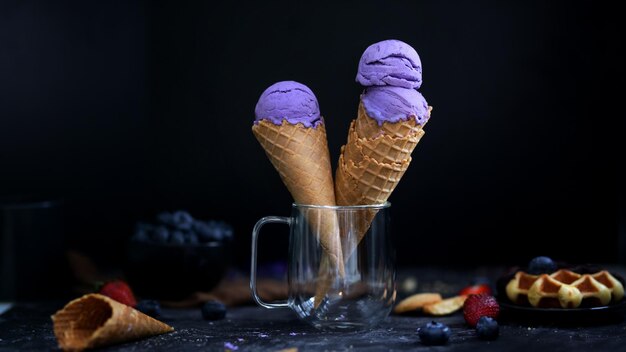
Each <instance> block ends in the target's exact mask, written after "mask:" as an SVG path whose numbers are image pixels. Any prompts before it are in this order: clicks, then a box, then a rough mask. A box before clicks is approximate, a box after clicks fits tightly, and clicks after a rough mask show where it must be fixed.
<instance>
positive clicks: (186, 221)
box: [172, 210, 193, 230]
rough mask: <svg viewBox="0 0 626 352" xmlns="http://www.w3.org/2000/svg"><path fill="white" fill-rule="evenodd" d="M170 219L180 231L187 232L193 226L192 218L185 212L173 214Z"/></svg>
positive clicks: (180, 211)
mask: <svg viewBox="0 0 626 352" xmlns="http://www.w3.org/2000/svg"><path fill="white" fill-rule="evenodd" d="M172 217H173V218H174V224H175V226H176V227H177V228H179V229H181V230H189V229H191V226H192V225H193V217H191V215H190V214H189V213H188V212H186V211H182V210H179V211H177V212H175V213H174V214H173V215H172Z"/></svg>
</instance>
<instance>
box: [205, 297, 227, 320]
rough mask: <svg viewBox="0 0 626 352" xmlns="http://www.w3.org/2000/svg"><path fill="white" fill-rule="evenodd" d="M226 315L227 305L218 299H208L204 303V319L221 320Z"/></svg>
mask: <svg viewBox="0 0 626 352" xmlns="http://www.w3.org/2000/svg"><path fill="white" fill-rule="evenodd" d="M225 316H226V306H225V305H224V304H222V303H221V302H218V301H208V302H206V303H205V304H204V305H202V317H203V318H204V320H220V319H224V317H225Z"/></svg>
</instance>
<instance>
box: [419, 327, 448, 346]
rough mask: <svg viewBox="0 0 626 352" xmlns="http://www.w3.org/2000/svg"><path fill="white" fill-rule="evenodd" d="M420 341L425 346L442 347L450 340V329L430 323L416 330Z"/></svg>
mask: <svg viewBox="0 0 626 352" xmlns="http://www.w3.org/2000/svg"><path fill="white" fill-rule="evenodd" d="M417 331H418V334H419V337H420V341H422V343H423V344H425V345H444V344H445V343H446V342H448V340H449V339H450V335H451V334H452V333H451V332H450V328H449V327H447V326H446V325H444V324H441V323H437V322H435V321H433V322H430V323H428V324H426V325H424V326H422V327H421V328H419V329H418V330H417Z"/></svg>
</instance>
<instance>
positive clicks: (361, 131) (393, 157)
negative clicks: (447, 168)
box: [315, 102, 432, 307]
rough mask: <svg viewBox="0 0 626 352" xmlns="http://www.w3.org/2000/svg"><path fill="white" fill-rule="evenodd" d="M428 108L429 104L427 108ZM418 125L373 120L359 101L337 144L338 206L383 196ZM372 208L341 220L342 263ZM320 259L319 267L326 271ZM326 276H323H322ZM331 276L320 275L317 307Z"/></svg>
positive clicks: (398, 174)
mask: <svg viewBox="0 0 626 352" xmlns="http://www.w3.org/2000/svg"><path fill="white" fill-rule="evenodd" d="M431 111H432V107H429V108H428V113H429V115H430V112H431ZM422 127H423V125H419V124H418V123H417V121H416V119H409V120H407V121H399V122H396V123H390V122H384V123H383V124H382V125H379V124H378V122H377V121H376V120H375V119H373V118H371V117H369V116H368V115H367V112H366V110H365V107H364V106H363V102H360V103H359V108H358V114H357V118H356V119H355V120H353V121H352V123H351V124H350V129H349V131H348V140H347V142H346V145H344V146H343V147H341V153H340V155H339V162H338V164H337V171H336V173H335V198H336V200H337V205H364V204H380V203H384V202H386V201H387V199H388V198H389V196H390V195H391V193H392V192H393V190H394V189H395V188H396V186H397V185H398V183H399V182H400V179H401V178H402V176H403V175H404V173H405V172H406V170H407V168H408V167H409V164H410V162H411V153H412V152H413V150H414V149H415V147H416V146H417V144H418V143H419V141H420V139H421V138H422V136H423V135H424V130H423V128H422ZM376 214H377V211H374V210H372V211H367V212H365V213H362V214H361V216H360V217H359V218H358V219H350V221H348V220H347V219H342V215H339V223H340V224H345V223H351V224H352V226H351V227H350V229H346V227H345V226H343V227H342V228H341V238H342V251H343V258H344V260H345V261H346V262H347V261H348V259H349V258H350V256H351V255H352V252H353V251H354V250H355V249H356V247H357V246H358V244H359V243H360V241H361V240H362V239H363V237H364V236H365V234H366V233H367V231H368V229H369V228H370V225H371V223H372V221H373V220H374V218H375V217H376ZM325 271H326V270H325V268H324V262H323V261H322V263H321V266H320V272H325ZM324 280H325V281H324ZM332 282H333V278H332V277H326V278H322V279H321V280H320V283H319V284H318V289H317V291H316V295H315V306H316V307H317V306H318V305H319V304H320V303H321V300H322V299H323V297H324V296H325V295H326V292H328V289H329V287H330V286H331V284H332Z"/></svg>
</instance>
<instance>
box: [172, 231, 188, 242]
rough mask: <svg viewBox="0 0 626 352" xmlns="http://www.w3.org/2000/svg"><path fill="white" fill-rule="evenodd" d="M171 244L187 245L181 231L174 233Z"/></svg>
mask: <svg viewBox="0 0 626 352" xmlns="http://www.w3.org/2000/svg"><path fill="white" fill-rule="evenodd" d="M170 243H172V244H183V243H185V235H183V233H182V232H180V231H173V232H172V235H171V236H170Z"/></svg>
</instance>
